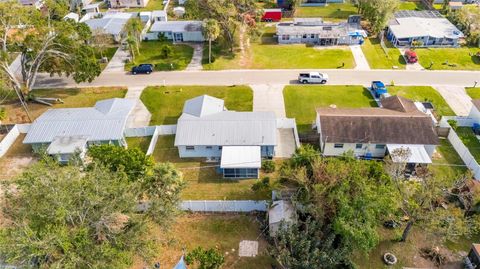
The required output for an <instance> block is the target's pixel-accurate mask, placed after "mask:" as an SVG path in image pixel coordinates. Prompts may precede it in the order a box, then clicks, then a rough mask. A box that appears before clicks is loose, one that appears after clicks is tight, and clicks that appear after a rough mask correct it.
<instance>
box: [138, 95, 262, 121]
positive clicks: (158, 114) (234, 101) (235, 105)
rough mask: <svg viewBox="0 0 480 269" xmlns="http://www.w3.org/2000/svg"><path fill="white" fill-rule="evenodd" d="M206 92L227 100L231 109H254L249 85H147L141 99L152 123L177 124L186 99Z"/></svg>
mask: <svg viewBox="0 0 480 269" xmlns="http://www.w3.org/2000/svg"><path fill="white" fill-rule="evenodd" d="M204 94H207V95H211V96H214V97H217V98H221V99H223V100H225V106H226V107H227V109H229V110H236V111H251V110H252V106H253V93H252V89H250V87H248V86H166V87H163V86H156V87H147V88H146V89H145V90H144V91H143V92H142V95H141V97H140V99H141V100H142V102H143V103H144V104H145V106H146V107H147V108H148V110H149V111H150V113H151V114H152V119H151V122H150V124H151V125H161V124H176V123H177V119H178V117H180V115H181V113H182V110H183V105H184V103H185V101H186V100H188V99H191V98H194V97H197V96H200V95H204Z"/></svg>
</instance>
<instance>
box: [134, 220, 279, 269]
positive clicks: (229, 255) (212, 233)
mask: <svg viewBox="0 0 480 269" xmlns="http://www.w3.org/2000/svg"><path fill="white" fill-rule="evenodd" d="M262 229H263V227H262V226H261V224H260V223H259V221H258V219H257V217H255V216H253V215H244V214H238V215H219V214H208V215H205V214H185V215H183V216H181V217H179V218H177V220H176V221H175V222H174V223H172V227H171V229H170V230H168V231H165V230H162V229H160V228H159V227H158V226H156V225H154V224H152V225H151V232H150V235H151V236H152V239H154V240H156V241H158V242H159V244H160V251H159V252H158V254H157V257H156V258H155V259H154V260H155V261H159V262H160V264H161V265H162V268H173V267H174V266H175V264H176V263H177V262H178V260H179V259H180V257H181V256H182V249H183V248H186V251H187V252H188V251H191V250H193V249H194V248H196V247H198V246H201V247H203V248H206V249H208V248H216V249H218V251H219V252H220V253H222V254H223V255H224V256H225V263H224V265H223V267H222V268H232V269H265V268H272V265H275V261H274V260H273V259H272V258H271V257H270V256H268V255H267V254H266V250H267V246H268V244H267V242H266V241H265V239H264V237H263V236H261V234H262ZM242 240H254V241H259V248H258V255H257V256H256V257H239V256H238V250H239V249H238V247H239V243H240V241H242ZM149 266H151V265H150V264H149ZM142 268H150V267H147V265H146V264H143V262H141V260H140V259H137V260H136V262H135V263H134V266H133V267H132V269H142Z"/></svg>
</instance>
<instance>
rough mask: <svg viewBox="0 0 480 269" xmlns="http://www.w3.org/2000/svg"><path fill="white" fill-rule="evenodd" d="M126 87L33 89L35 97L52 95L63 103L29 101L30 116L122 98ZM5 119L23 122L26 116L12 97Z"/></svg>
mask: <svg viewBox="0 0 480 269" xmlns="http://www.w3.org/2000/svg"><path fill="white" fill-rule="evenodd" d="M126 92H127V89H125V88H123V87H99V88H74V89H41V90H40V89H39V90H33V91H32V94H33V95H34V96H37V97H53V98H60V99H62V100H63V104H55V105H53V106H52V107H50V106H46V105H42V104H38V103H34V102H29V104H28V108H29V111H30V114H31V115H32V118H33V119H35V118H37V117H38V116H40V114H42V113H43V112H45V111H47V110H48V109H50V108H70V107H88V106H93V105H95V103H96V102H97V101H99V100H103V99H109V98H115V97H118V98H123V97H124V96H125V93H126ZM5 108H6V110H7V119H6V120H5V121H4V123H25V122H28V118H27V116H26V114H25V112H24V110H23V109H22V107H21V105H20V103H18V102H17V101H16V99H13V101H12V102H9V103H6V104H5Z"/></svg>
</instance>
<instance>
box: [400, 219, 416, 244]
mask: <svg viewBox="0 0 480 269" xmlns="http://www.w3.org/2000/svg"><path fill="white" fill-rule="evenodd" d="M412 226H413V220H410V221H408V223H407V226H405V230H403V234H402V239H401V240H400V242H405V241H407V237H408V235H409V234H410V230H411V229H412Z"/></svg>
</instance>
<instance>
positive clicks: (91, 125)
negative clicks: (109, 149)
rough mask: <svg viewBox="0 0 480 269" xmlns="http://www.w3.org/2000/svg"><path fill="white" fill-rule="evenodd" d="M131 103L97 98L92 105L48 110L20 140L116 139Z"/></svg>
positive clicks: (127, 100)
mask: <svg viewBox="0 0 480 269" xmlns="http://www.w3.org/2000/svg"><path fill="white" fill-rule="evenodd" d="M134 106H135V102H134V101H133V100H129V99H120V98H114V99H107V100H103V101H99V102H97V103H96V104H95V106H94V107H87V108H59V109H49V110H47V111H46V112H45V113H43V114H42V115H41V116H40V117H38V118H37V119H36V120H35V121H34V122H33V123H32V125H31V127H30V130H29V131H28V133H27V136H26V137H25V139H24V140H23V143H24V144H35V143H50V142H52V141H53V140H54V138H55V137H59V136H60V137H67V136H85V137H88V141H104V140H119V139H122V138H123V131H124V129H125V124H126V121H127V118H128V115H129V114H130V112H131V111H132V110H133V107H134Z"/></svg>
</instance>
